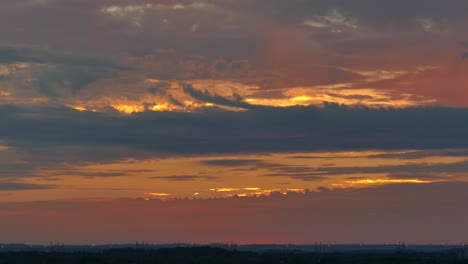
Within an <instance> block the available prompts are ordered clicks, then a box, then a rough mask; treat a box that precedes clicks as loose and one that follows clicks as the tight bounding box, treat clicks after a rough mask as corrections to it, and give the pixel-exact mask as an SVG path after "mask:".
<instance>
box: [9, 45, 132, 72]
mask: <svg viewBox="0 0 468 264" xmlns="http://www.w3.org/2000/svg"><path fill="white" fill-rule="evenodd" d="M15 62H31V63H53V64H61V65H74V66H94V67H102V68H111V69H120V70H122V69H126V67H124V66H122V65H120V64H119V63H117V62H115V61H113V60H111V59H105V58H100V57H98V56H87V55H76V54H71V53H63V52H58V51H49V50H42V49H35V48H27V47H13V46H0V63H15Z"/></svg>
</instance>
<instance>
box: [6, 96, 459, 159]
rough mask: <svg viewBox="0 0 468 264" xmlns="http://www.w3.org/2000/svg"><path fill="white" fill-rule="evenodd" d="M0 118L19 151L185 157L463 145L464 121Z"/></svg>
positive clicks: (201, 114)
mask: <svg viewBox="0 0 468 264" xmlns="http://www.w3.org/2000/svg"><path fill="white" fill-rule="evenodd" d="M204 96H206V95H204V94H203V95H202V96H201V98H204ZM214 98H215V99H216V98H217V97H214ZM211 99H212V98H211V97H209V96H208V100H211ZM223 100H224V99H223ZM220 101H221V100H220ZM244 104H245V105H247V103H243V104H242V105H244ZM247 107H248V106H247ZM249 108H250V107H249ZM0 115H1V117H2V119H3V120H4V122H5V123H6V124H8V125H7V126H2V127H1V128H0V140H3V141H4V142H6V143H5V144H4V145H8V146H12V147H15V146H17V147H26V148H27V146H28V145H30V146H35V145H36V146H37V145H45V146H49V147H50V146H70V145H71V146H82V147H91V146H95V147H97V146H100V147H121V148H128V149H135V150H141V151H142V152H145V151H147V152H152V153H179V154H181V153H186V154H188V153H237V152H244V153H246V152H310V151H323V150H329V151H335V150H362V149H387V150H391V149H442V148H467V147H468V138H467V135H468V126H466V125H465V123H466V122H462V120H464V119H465V118H466V116H468V110H466V109H457V108H442V107H421V108H407V109H370V108H365V107H345V106H340V105H335V104H327V105H326V106H325V108H323V109H321V108H318V107H286V108H281V107H279V108H274V107H270V108H256V109H255V110H248V111H241V112H231V111H222V110H215V109H213V110H210V109H206V110H198V111H195V112H144V113H139V114H135V115H132V116H121V115H118V114H113V113H94V112H86V111H85V112H79V111H76V110H74V109H69V108H65V107H52V106H50V107H45V106H13V105H0ZM109 135H112V136H109ZM200 142H203V144H201V143H200Z"/></svg>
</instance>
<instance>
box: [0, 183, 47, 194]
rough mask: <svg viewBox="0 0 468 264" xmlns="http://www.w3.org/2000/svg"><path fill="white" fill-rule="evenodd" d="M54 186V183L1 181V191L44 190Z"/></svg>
mask: <svg viewBox="0 0 468 264" xmlns="http://www.w3.org/2000/svg"><path fill="white" fill-rule="evenodd" d="M50 188H53V186H52V185H43V184H33V183H22V182H8V181H7V182H5V181H0V192H1V191H21V190H43V189H50Z"/></svg>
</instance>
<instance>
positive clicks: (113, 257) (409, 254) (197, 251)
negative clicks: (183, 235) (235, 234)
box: [0, 246, 468, 264]
mask: <svg viewBox="0 0 468 264" xmlns="http://www.w3.org/2000/svg"><path fill="white" fill-rule="evenodd" d="M465 251H466V250H465ZM463 252H464V251H463V250H462V249H461V248H458V249H449V250H443V251H430V252H427V251H426V252H422V251H405V250H399V249H398V248H397V249H396V250H395V251H393V252H391V251H349V252H307V251H299V250H270V251H239V250H237V249H236V248H230V249H226V248H220V247H209V246H200V247H174V248H159V249H153V248H136V247H132V248H130V247H129V248H113V249H102V250H96V251H94V252H93V251H67V250H66V248H60V247H56V248H48V249H47V250H42V251H39V250H18V251H4V252H0V264H30V263H41V264H58V263H67V264H75V263H76V264H78V263H80V264H83V263H90V264H91V263H95V264H98V263H104V264H120V263H122V264H124V263H135V264H139V263H142V264H146V263H155V264H156V263H161V264H172V263H174V264H185V263H187V264H189V263H190V264H196V263H200V264H210V263H229V264H231V263H232V264H237V263H242V264H250V263H252V264H254V263H255V264H263V263H265V264H267V263H271V264H276V263H278V264H287V263H337V264H341V263H343V264H344V263H369V264H386V263H408V264H410V263H411V264H426V263H428V264H429V263H430V264H436V263H441V264H442V263H443V264H450V263H461V264H463V263H467V264H468V258H467V257H466V255H464V253H463Z"/></svg>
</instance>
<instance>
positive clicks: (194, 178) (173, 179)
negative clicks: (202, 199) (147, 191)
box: [148, 175, 219, 182]
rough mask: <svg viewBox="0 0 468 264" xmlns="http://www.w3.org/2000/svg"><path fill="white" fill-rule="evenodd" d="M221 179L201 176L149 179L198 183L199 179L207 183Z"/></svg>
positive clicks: (155, 177)
mask: <svg viewBox="0 0 468 264" xmlns="http://www.w3.org/2000/svg"><path fill="white" fill-rule="evenodd" d="M218 178H219V177H216V176H200V175H173V176H154V177H148V179H153V180H167V181H176V182H180V181H196V180H199V179H202V180H207V181H212V180H216V179H218Z"/></svg>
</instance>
